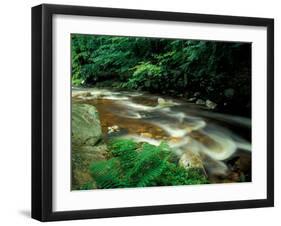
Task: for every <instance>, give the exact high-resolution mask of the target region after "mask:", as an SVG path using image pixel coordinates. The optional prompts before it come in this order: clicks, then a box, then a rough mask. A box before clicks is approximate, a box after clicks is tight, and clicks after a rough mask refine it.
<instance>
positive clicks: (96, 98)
mask: <svg viewBox="0 0 281 226" xmlns="http://www.w3.org/2000/svg"><path fill="white" fill-rule="evenodd" d="M72 100H73V101H75V102H80V103H87V104H91V105H94V106H95V107H96V108H97V110H98V112H99V116H100V121H101V125H102V130H103V135H104V139H105V141H107V140H109V139H111V138H117V137H120V138H130V139H134V140H136V141H139V142H148V143H151V144H154V145H159V144H160V143H161V142H163V141H165V142H167V143H168V144H169V146H170V147H171V150H172V151H173V152H174V153H175V154H176V155H177V156H178V158H179V161H180V163H181V164H182V165H184V166H185V167H201V168H203V169H204V172H205V173H206V175H207V176H208V178H209V180H210V182H211V183H220V182H237V181H251V120H250V119H248V118H243V117H238V116H231V115H225V114H220V113H215V112H212V111H210V110H208V109H206V108H204V107H203V106H198V105H196V104H194V103H189V102H187V101H186V100H184V99H173V98H171V97H166V96H158V95H153V94H149V93H145V92H139V91H137V92H127V91H111V90H107V89H96V88H73V89H72Z"/></svg>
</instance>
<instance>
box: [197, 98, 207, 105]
mask: <svg viewBox="0 0 281 226" xmlns="http://www.w3.org/2000/svg"><path fill="white" fill-rule="evenodd" d="M196 104H199V105H205V101H204V100H202V99H198V100H197V101H196Z"/></svg>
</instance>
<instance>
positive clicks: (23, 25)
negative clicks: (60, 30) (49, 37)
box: [0, 0, 281, 226]
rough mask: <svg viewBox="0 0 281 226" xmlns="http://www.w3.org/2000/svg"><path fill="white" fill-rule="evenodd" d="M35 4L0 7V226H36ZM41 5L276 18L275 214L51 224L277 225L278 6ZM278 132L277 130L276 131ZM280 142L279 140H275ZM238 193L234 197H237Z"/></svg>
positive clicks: (251, 1) (199, 0)
mask: <svg viewBox="0 0 281 226" xmlns="http://www.w3.org/2000/svg"><path fill="white" fill-rule="evenodd" d="M40 3H43V2H42V1H36V0H26V1H20V0H14V1H12V0H10V1H2V2H1V13H0V17H1V20H0V23H1V26H0V28H1V30H0V31H1V34H0V76H1V77H0V78H1V79H0V82H1V83H0V106H1V110H0V116H1V117H0V137H1V139H0V153H1V155H0V183H1V185H0V224H1V225H5V226H6V225H8V226H9V225H38V224H39V222H37V221H35V220H33V219H31V218H30V217H29V215H30V199H31V198H30V187H31V186H30V183H31V179H30V168H31V167H30V166H31V161H30V159H31V143H30V140H31V135H30V134H31V129H30V124H31V116H30V113H31V111H30V108H31V100H30V97H31V90H30V89H31V76H30V73H31V69H30V68H31V60H30V59H31V56H30V52H31V51H30V49H31V35H30V34H31V26H30V24H31V13H30V12H31V10H30V8H31V6H34V5H37V4H40ZM44 3H54V4H73V5H88V6H101V7H118V8H135V9H147V10H163V11H180V12H192V13H209V14H224V15H237V16H254V17H270V18H275V64H276V66H275V89H276V92H275V115H276V116H277V117H276V118H275V140H276V142H275V150H276V151H275V172H276V174H275V182H276V186H275V190H276V195H275V196H276V199H275V206H276V207H275V208H260V209H248V210H229V211H216V212H199V213H185V214H169V215H154V216H142V217H125V218H110V219H98V220H83V221H68V222H55V223H52V224H55V225H78V224H79V225H92V224H95V225H124V226H126V225H128V226H129V225H135V226H136V225H160V224H161V225H175V224H180V225H187V224H189V225H213V224H216V225H217V226H219V225H228V226H232V225H235V226H236V225H247V224H248V225H266V224H272V225H276V223H275V222H278V221H280V217H279V213H280V211H281V196H280V194H281V193H280V192H279V191H280V190H281V179H280V178H281V177H280V174H281V173H280V172H281V167H280V165H278V163H279V161H278V159H280V157H281V154H280V152H279V149H280V148H281V129H279V128H280V127H281V117H280V115H281V106H280V104H278V102H279V99H280V98H281V88H280V87H278V84H281V78H280V77H279V76H278V75H279V74H280V73H281V66H280V64H278V62H279V61H280V59H281V44H280V42H279V41H280V40H281V26H280V25H281V14H280V6H278V3H279V1H277V0H266V1H265V0H263V1H259V0H248V1H245V0H229V1H225V0H212V1H208V0H205V1H204V0H190V1H187V0H182V1H181V0H172V1H163V0H95V1H90V0H80V1H78V0H57V1H54V0H52V1H47V0H46V2H44ZM278 116H279V117H278ZM278 127H279V128H278ZM279 137H280V138H279ZM237 192H239V191H237Z"/></svg>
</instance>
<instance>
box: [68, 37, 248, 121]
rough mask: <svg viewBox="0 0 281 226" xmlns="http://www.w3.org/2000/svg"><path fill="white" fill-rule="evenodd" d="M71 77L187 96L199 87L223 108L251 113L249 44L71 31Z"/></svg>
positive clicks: (80, 81) (76, 82)
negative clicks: (94, 34)
mask: <svg viewBox="0 0 281 226" xmlns="http://www.w3.org/2000/svg"><path fill="white" fill-rule="evenodd" d="M72 83H73V84H74V85H102V84H103V85H106V86H111V87H117V88H123V89H133V90H136V89H138V90H147V91H150V92H157V93H166V94H171V95H180V96H185V97H192V96H193V94H194V93H198V92H199V93H200V98H202V99H205V100H206V99H210V100H212V101H214V102H216V103H217V104H218V106H219V107H220V108H221V109H222V110H226V111H227V110H228V111H231V113H238V114H244V115H248V116H249V115H250V110H251V105H250V103H251V44H249V43H231V42H211V41H195V40H175V39H163V38H139V37H136V38H134V37H114V36H92V35H78V34H77V35H72ZM237 107H239V108H237Z"/></svg>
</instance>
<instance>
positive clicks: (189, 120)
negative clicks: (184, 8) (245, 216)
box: [32, 4, 274, 221]
mask: <svg viewBox="0 0 281 226" xmlns="http://www.w3.org/2000/svg"><path fill="white" fill-rule="evenodd" d="M273 38H274V21H273V19H267V18H250V17H236V16H218V15H202V14H189V13H176V12H160V11H144V10H131V9H113V8H96V7H82V6H64V5H48V4H43V5H39V6H35V7H33V8H32V217H33V218H35V219H38V220H40V221H54V220H71V219H85V218H101V217H118V216H133V215H147V214H164V213H178V212H191V211H208V210H223V209H238V208H254V207H269V206H273V204H274V191H273V188H274V185H273V178H274V170H273V168H274V161H273V148H274V141H273V139H274V136H273V131H274V129H273V125H274V122H273V120H274V119H273V118H274V117H273V114H274V113H273V112H274V111H273V103H274V99H273V98H274V97H273V93H274V91H273V80H274V79H273V73H274V40H273Z"/></svg>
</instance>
